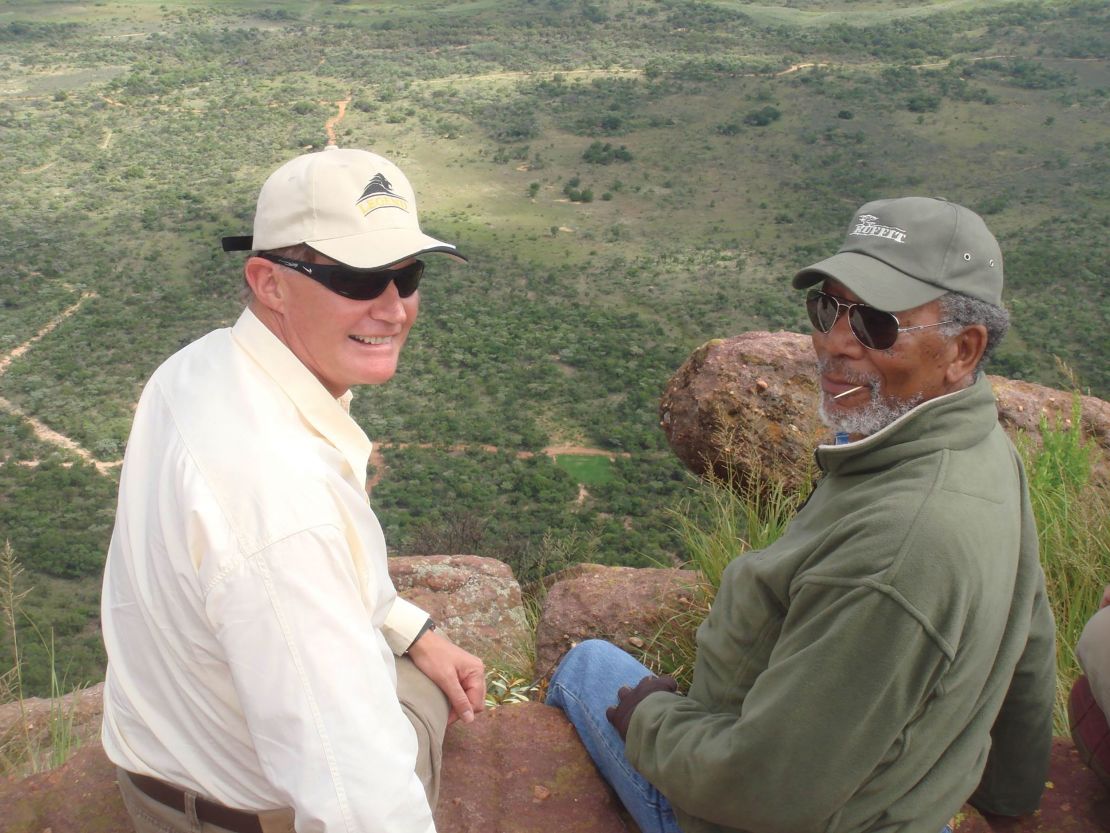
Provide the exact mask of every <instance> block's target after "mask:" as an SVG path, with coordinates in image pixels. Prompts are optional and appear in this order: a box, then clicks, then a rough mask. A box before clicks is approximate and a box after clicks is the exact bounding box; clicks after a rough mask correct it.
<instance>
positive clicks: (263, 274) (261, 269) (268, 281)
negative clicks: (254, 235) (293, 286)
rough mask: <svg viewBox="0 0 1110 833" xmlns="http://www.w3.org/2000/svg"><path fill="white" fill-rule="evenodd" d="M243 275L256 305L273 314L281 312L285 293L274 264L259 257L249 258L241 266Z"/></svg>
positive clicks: (283, 283)
mask: <svg viewBox="0 0 1110 833" xmlns="http://www.w3.org/2000/svg"><path fill="white" fill-rule="evenodd" d="M243 275H244V276H245V277H246V280H247V285H248V286H249V287H250V288H251V294H252V295H254V301H255V302H256V303H259V304H261V305H262V306H264V307H266V308H267V309H270V310H273V311H274V312H281V311H282V309H283V308H284V306H285V299H286V294H287V293H286V287H285V282H284V281H283V280H282V279H281V275H280V273H279V272H278V270H277V269H276V266H275V264H274V263H271V262H270V261H268V260H266V259H265V258H261V257H249V258H247V262H246V264H245V265H244V266H243Z"/></svg>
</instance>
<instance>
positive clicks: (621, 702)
mask: <svg viewBox="0 0 1110 833" xmlns="http://www.w3.org/2000/svg"><path fill="white" fill-rule="evenodd" d="M657 691H667V692H670V693H672V694H673V693H674V692H676V691H678V683H677V682H675V679H674V677H667V676H663V677H644V678H643V679H642V680H640V682H638V683H636V687H635V688H629V687H628V686H626V685H625V686H621V687H620V689H619V690H618V691H617V705H615V706H610V707H609V708H608V709H606V710H605V716H606V717H607V718H609V722H610V723H612V724H613V727H614V728H615V729H616V730H617V734H619V735H620V736H621V740H624V739H625V736H626V735H627V734H628V724H629V723H631V722H632V712H634V711H635V710H636V707H637V706H638V705H640V703H641V702H642V701H643V699H644V698H645V697H647V696H648V695H649V694H654V693H655V692H657Z"/></svg>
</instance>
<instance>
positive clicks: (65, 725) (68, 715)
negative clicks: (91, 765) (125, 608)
mask: <svg viewBox="0 0 1110 833" xmlns="http://www.w3.org/2000/svg"><path fill="white" fill-rule="evenodd" d="M22 576H23V568H22V567H21V566H20V564H19V562H18V561H17V560H16V557H15V552H14V551H13V550H12V546H11V544H10V543H9V542H7V541H5V542H4V546H3V548H2V549H0V625H2V626H3V627H2V628H0V633H3V635H4V636H5V637H6V639H5V647H6V648H7V649H8V650H9V651H10V655H9V658H8V661H7V662H6V663H4V664H0V668H2V669H5V670H4V671H3V672H2V673H0V703H9V702H15V703H18V704H19V718H18V719H17V720H16V721H14V722H13V723H12V725H11V726H10V727H6V728H5V730H4V731H3V732H2V733H0V776H3V777H9V776H14V777H21V776H24V775H28V774H31V773H34V772H41V771H43V770H46V769H53V768H54V767H58V766H61V765H62V764H63V763H65V762H66V760H67V759H68V758H69V756H70V755H71V754H72V753H73V752H74V751H75V750H76V747H77V739H76V737H75V736H74V733H73V706H72V705H67V704H66V703H65V702H64V701H63V700H62V699H61V697H62V696H63V695H64V694H67V693H68V690H67V689H66V688H65V679H64V677H60V676H59V675H58V670H57V666H56V664H55V659H56V657H55V652H54V640H53V635H51V637H50V639H49V640H47V639H46V638H44V636H43V634H42V633H41V632H40V631H39V630H38V628H37V627H36V626H35V625H34V622H33V621H32V620H29V619H27V618H26V614H25V611H24V610H23V601H24V599H26V597H27V595H28V593H29V592H30V591H29V589H26V588H24V587H23V584H22ZM25 623H27V624H30V626H31V628H32V629H33V630H34V631H35V635H36V636H37V637H38V638H39V641H40V642H41V643H42V645H43V647H44V648H45V649H46V652H47V654H46V658H45V660H46V661H45V670H46V671H47V673H48V674H49V680H50V686H49V688H48V689H46V694H47V696H49V697H51V698H52V701H51V705H50V712H49V715H48V716H47V719H46V725H45V726H42V725H37V726H36V725H35V721H34V719H33V716H32V715H30V714H29V713H28V704H27V702H26V699H25V696H24V695H25V693H26V692H28V686H27V684H26V680H25V678H24V668H25V666H26V665H27V662H26V659H27V658H26V656H25V655H24V653H23V651H22V650H21V646H20V637H19V632H20V630H21V626H22V625H23V624H25ZM36 667H37V668H40V669H41V668H42V666H36Z"/></svg>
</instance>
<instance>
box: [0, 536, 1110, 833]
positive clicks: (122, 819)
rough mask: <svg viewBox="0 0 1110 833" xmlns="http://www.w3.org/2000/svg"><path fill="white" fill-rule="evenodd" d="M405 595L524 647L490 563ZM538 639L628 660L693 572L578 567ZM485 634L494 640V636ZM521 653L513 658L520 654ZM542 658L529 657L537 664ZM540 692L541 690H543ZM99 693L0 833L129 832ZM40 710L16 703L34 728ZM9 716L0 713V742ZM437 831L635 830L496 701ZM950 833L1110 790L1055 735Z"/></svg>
mask: <svg viewBox="0 0 1110 833" xmlns="http://www.w3.org/2000/svg"><path fill="white" fill-rule="evenodd" d="M391 561H392V564H391V571H392V572H393V574H394V577H395V581H396V582H397V584H398V586H399V588H401V593H402V595H405V596H407V597H409V598H410V599H413V600H415V601H418V602H419V603H420V604H422V605H423V606H424V607H425V608H427V609H428V610H430V611H432V612H433V615H435V616H437V617H438V618H439V620H440V621H441V622H443V623H444V627H443V630H444V632H446V633H447V634H448V635H449V636H450V637H451V638H452V639H453V640H455V641H456V642H458V643H459V644H461V645H463V646H464V647H466V648H468V649H469V650H472V651H475V652H477V653H478V654H480V655H481V656H482V657H483V659H485V661H486V662H487V663H488V664H490V665H494V666H496V665H499V664H501V663H502V662H503V658H504V657H505V656H506V655H507V654H508V653H511V652H519V651H522V650H526V647H524V646H526V645H527V644H528V643H529V642H530V641H531V637H530V634H529V632H528V628H527V625H526V617H525V615H524V608H523V604H522V601H521V592H520V588H519V587H518V586H517V584H516V582H515V581H514V579H513V577H512V575H511V573H510V572H509V569H508V568H507V567H506V566H505V565H504V564H502V563H501V562H499V561H495V560H493V559H488V558H479V557H476V556H414V557H408V558H396V559H392V560H391ZM549 585H550V586H549V588H548V590H547V593H546V596H545V599H544V602H543V605H542V608H541V613H540V617H539V622H538V624H537V626H536V631H535V645H536V655H537V668H538V669H539V675H540V676H541V677H542V676H546V675H547V674H548V673H549V672H550V669H551V668H552V667H553V666H554V664H555V663H556V662H557V661H558V658H559V657H560V656H562V654H563V653H564V652H565V651H566V650H567V649H568V648H569V647H570V646H571V645H572V644H574V643H576V642H579V641H581V640H583V639H588V638H591V637H599V638H604V639H610V640H612V641H614V642H616V643H618V644H620V645H622V646H624V647H626V648H628V649H630V650H632V651H635V650H637V649H638V648H639V647H643V646H645V645H647V646H650V645H651V643H652V640H653V638H654V637H655V635H656V633H657V631H658V628H659V624H660V621H661V617H663V616H666V615H669V612H671V611H674V610H676V609H681V608H682V607H684V606H688V605H689V604H690V600H691V598H692V597H693V594H695V593H696V590H695V581H694V576H693V574H691V573H689V572H686V571H683V570H677V569H674V570H668V569H659V570H636V569H631V568H625V567H604V566H600V565H596V564H589V565H578V566H576V567H573V568H571V569H569V570H567V571H564V572H563V573H560V574H558V575H556V576H553V577H552V578H551V580H550V582H549ZM495 631H496V632H495ZM520 656H521V654H517V657H518V659H519V657H520ZM541 656H542V657H543V659H539V658H540V657H541ZM540 681H541V682H542V680H540ZM99 699H100V698H99V687H96V688H93V689H89V690H88V691H86V692H83V693H82V694H80V695H79V696H78V697H77V698H76V699H75V700H74V701H73V702H72V713H73V715H74V725H75V732H76V734H77V735H79V736H81V735H83V736H84V737H85V738H86V739H87V740H86V742H85V744H84V745H83V746H82V748H81V749H79V750H78V752H77V754H76V755H74V756H73V757H72V758H71V759H70V760H69V761H68V762H67V763H66V764H64V765H63V766H61V767H59V768H57V769H54V770H51V771H49V772H44V773H40V774H38V775H33V776H30V777H28V778H25V779H23V780H20V781H9V782H7V783H0V833H45V831H50V833H128V831H130V830H131V827H130V823H129V821H128V819H127V816H126V813H125V812H124V809H123V804H122V802H121V801H120V798H119V793H118V791H117V788H116V783H115V771H114V768H113V767H112V766H111V764H109V762H108V760H107V759H106V758H105V757H104V753H103V751H102V750H101V748H100V745H99V743H98V742H97V741H96V729H97V726H98V724H99V714H100V710H99ZM50 706H51V704H50V703H49V702H48V701H31V702H29V703H28V704H27V705H26V708H27V710H28V711H27V713H28V714H29V716H30V720H31V722H32V724H33V725H36V726H39V727H41V726H42V725H43V724H44V722H45V720H46V718H47V716H48V714H49V708H50ZM17 717H18V707H15V706H13V705H9V706H4V707H2V708H0V737H2V736H3V733H4V732H5V731H10V729H11V726H12V723H13V721H14V720H15V719H16V718H17ZM443 768H444V771H443V790H442V795H441V798H440V803H439V807H438V809H437V811H436V823H437V827H438V829H439V830H440V833H532V832H533V831H541V830H542V831H546V830H551V829H553V828H558V829H559V830H561V831H563V833H626V831H635V830H636V828H635V826H634V825H633V823H632V822H631V821H630V820H629V819H628V818H627V816H626V815H625V814H623V813H622V811H621V808H620V805H619V803H618V802H617V800H616V798H615V797H614V796H613V794H612V793H611V791H610V790H609V789H608V787H607V786H606V785H605V783H604V782H603V781H602V780H601V779H600V777H599V776H598V774H597V771H596V770H595V769H594V767H593V764H592V763H591V762H590V760H589V757H588V756H587V755H586V752H585V750H584V749H583V748H582V745H581V744H580V743H579V741H578V738H577V736H576V735H575V733H574V730H573V729H572V728H571V726H570V724H568V723H567V721H566V720H565V719H564V717H563V714H562V712H561V711H559V710H558V709H553V708H551V707H549V706H545V705H543V704H542V703H538V702H524V703H516V704H511V705H501V706H498V707H496V708H493V709H490V710H487V711H485V712H483V713H481V714H480V715H479V716H478V718H477V719H476V720H475V721H474V723H472V724H470V725H469V726H461V725H456V726H453V727H451V729H450V730H449V731H448V735H447V740H446V743H445V748H444V764H443ZM956 830H957V832H958V833H1001V832H1002V831H1006V833H1097V831H1105V830H1110V793H1108V792H1107V791H1106V789H1105V788H1104V787H1103V786H1102V784H1101V782H1099V781H1098V779H1097V778H1096V777H1095V775H1094V774H1093V773H1092V772H1091V771H1090V770H1088V769H1087V768H1086V767H1085V766H1084V765H1083V764H1082V763H1081V762H1080V760H1079V757H1078V755H1077V754H1076V751H1075V749H1074V748H1073V747H1072V744H1071V741H1070V740H1067V739H1063V738H1060V739H1057V741H1056V742H1055V746H1054V748H1053V753H1052V770H1051V774H1050V779H1049V783H1048V789H1047V790H1046V791H1045V797H1044V801H1043V802H1042V805H1041V809H1040V811H1038V812H1037V813H1036V814H1035V815H1033V816H1029V817H1026V818H1023V819H986V818H984V817H983V816H981V815H980V814H979V813H978V812H976V811H975V810H974V809H972V808H971V807H965V808H964V809H963V811H962V812H961V813H960V814H959V815H958V816H957V819H956Z"/></svg>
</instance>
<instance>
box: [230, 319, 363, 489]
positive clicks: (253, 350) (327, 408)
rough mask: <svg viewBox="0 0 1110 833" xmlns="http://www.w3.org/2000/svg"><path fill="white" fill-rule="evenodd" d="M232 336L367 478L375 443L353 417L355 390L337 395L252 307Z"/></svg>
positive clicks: (235, 327)
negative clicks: (335, 395)
mask: <svg viewBox="0 0 1110 833" xmlns="http://www.w3.org/2000/svg"><path fill="white" fill-rule="evenodd" d="M231 337H232V339H233V340H234V341H235V343H236V344H237V345H238V346H239V347H240V348H241V349H242V350H243V351H244V352H245V353H247V355H249V356H250V357H251V358H252V359H254V361H255V362H257V363H258V364H259V366H260V367H261V368H262V369H263V370H264V371H265V372H266V373H267V374H268V375H269V376H270V378H272V379H273V380H274V382H275V383H276V384H277V385H278V387H280V388H281V389H282V391H283V392H284V393H285V395H286V396H288V397H289V399H290V400H291V401H292V403H293V405H294V407H296V409H297V410H298V411H299V412H300V413H301V415H302V416H303V417H304V418H305V420H306V421H307V422H308V423H309V424H310V425H311V426H312V427H313V428H315V429H316V431H317V432H319V433H320V435H321V436H323V437H324V439H326V440H327V441H328V442H330V443H331V444H332V445H333V446H335V447H336V448H337V449H338V450H339V452H340V453H341V454H342V455H343V456H344V457H345V458H346V460H347V463H348V464H349V465H350V466H351V470H352V471H353V472H354V475H355V477H356V478H357V479H358V480H360V481H361V480H364V479H365V478H366V464H367V462H368V461H369V458H370V451H371V449H372V448H373V444H372V443H371V442H370V440H369V438H368V437H367V436H366V433H365V432H364V431H363V430H362V429H361V428H360V427H359V426H358V423H356V422H355V421H354V420H353V419H352V418H351V415H350V409H351V399H352V398H353V394H352V393H351V391H349V390H348V391H347V392H346V393H344V394H343V395H342V396H340V397H339V398H338V399H336V398H334V397H333V396H332V395H331V394H330V393H328V391H327V388H325V387H324V386H323V385H322V384H321V383H320V380H319V379H317V378H316V377H315V376H314V375H313V374H312V371H310V370H309V369H308V368H307V367H305V366H304V364H303V363H302V362H301V360H300V359H298V358H297V357H296V356H295V355H294V354H293V351H291V350H290V349H289V348H288V347H286V346H285V344H284V343H283V342H282V341H281V339H279V338H278V337H277V336H276V335H274V333H273V332H272V331H271V330H270V328H269V327H267V326H266V325H265V324H263V323H262V322H261V321H260V320H259V319H258V316H256V315H255V314H254V313H253V312H251V310H250V308H249V307H248V308H246V309H244V310H243V314H242V315H240V316H239V320H238V321H236V322H235V326H234V327H232V329H231Z"/></svg>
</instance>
